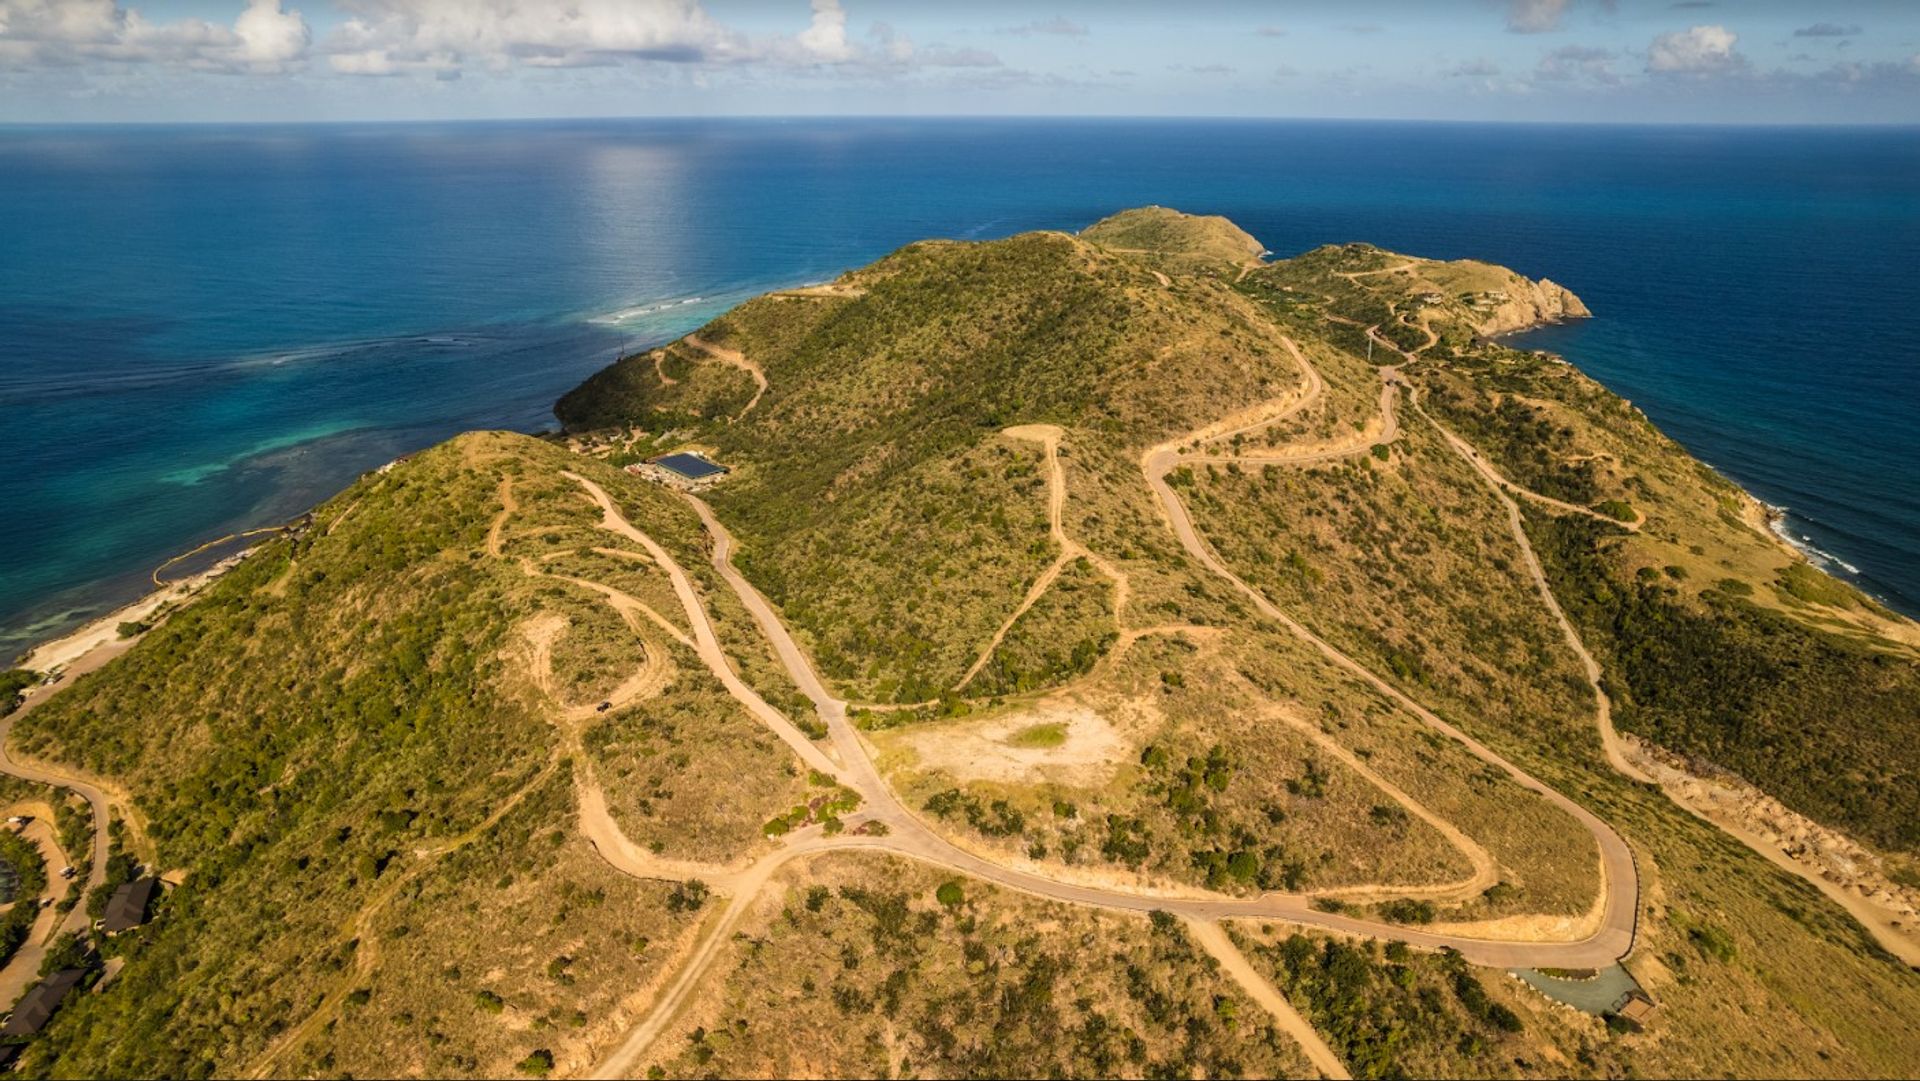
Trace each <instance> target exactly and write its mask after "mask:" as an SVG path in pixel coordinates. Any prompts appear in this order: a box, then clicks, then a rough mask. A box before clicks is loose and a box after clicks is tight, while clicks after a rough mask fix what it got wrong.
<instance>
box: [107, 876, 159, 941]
mask: <svg viewBox="0 0 1920 1081" xmlns="http://www.w3.org/2000/svg"><path fill="white" fill-rule="evenodd" d="M159 885H160V880H159V879H157V878H153V877H151V876H149V877H146V878H136V879H134V880H133V881H132V882H127V883H123V884H122V885H121V886H120V888H119V889H117V890H114V891H113V897H112V898H111V899H109V900H108V901H107V914H106V916H105V917H104V918H102V919H101V921H100V930H102V931H105V932H106V933H107V934H110V935H117V934H119V933H120V932H122V931H131V930H133V929H134V928H135V927H138V926H140V925H141V924H143V923H145V922H147V906H148V905H150V904H152V903H153V893H154V890H155V889H157V888H158V887H159Z"/></svg>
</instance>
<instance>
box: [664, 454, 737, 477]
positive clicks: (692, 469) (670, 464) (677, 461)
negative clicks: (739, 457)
mask: <svg viewBox="0 0 1920 1081" xmlns="http://www.w3.org/2000/svg"><path fill="white" fill-rule="evenodd" d="M653 464H654V465H657V466H659V467H661V468H662V469H670V470H672V471H673V472H675V473H678V474H680V475H681V476H683V477H685V478H687V479H688V480H705V479H707V478H708V477H715V476H719V475H720V474H722V473H725V472H726V471H727V470H726V467H725V466H720V465H715V464H713V463H712V462H710V461H707V460H706V459H705V458H702V457H700V456H699V455H698V454H669V455H667V456H665V457H663V458H655V459H654V460H653Z"/></svg>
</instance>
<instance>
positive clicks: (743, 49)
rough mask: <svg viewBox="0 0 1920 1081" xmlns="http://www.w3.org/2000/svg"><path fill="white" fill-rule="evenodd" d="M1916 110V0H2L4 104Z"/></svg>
mask: <svg viewBox="0 0 1920 1081" xmlns="http://www.w3.org/2000/svg"><path fill="white" fill-rule="evenodd" d="M921 114H926V115H1121V116H1259V117H1328V118H1393V119H1436V120H1490V121H1589V122H1651V123H1740V124H1748V123H1776V124H1777V123H1790V124H1848V123H1876V124H1884V123H1904V124H1914V123H1920V0H1677V2H1676V0H1644V2H1642V0H1420V2H1415V0H1333V2H1306V0H1302V2H1286V0H1266V2H1251V0H1240V2H1231V0H1180V2H1178V3H1169V2H1165V0H1161V2H1155V3H1146V2H1129V0H1101V2H1089V0H1063V2H1058V3H1051V4H1049V3H1046V0H1041V3H1040V4H1038V5H1036V4H1032V3H1010V2H1005V0H971V2H965V3H960V2H916V0H146V2H142V3H130V2H123V0H0V123H69V122H179V121H214V122H229V121H244V122H273V121H350V120H409V119H481V118H530V117H607V116H722V115H755V116H769V115H782V116H799V115H921Z"/></svg>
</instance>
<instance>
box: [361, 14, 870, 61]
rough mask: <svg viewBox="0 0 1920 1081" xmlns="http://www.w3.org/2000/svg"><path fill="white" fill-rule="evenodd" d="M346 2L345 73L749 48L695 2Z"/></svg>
mask: <svg viewBox="0 0 1920 1081" xmlns="http://www.w3.org/2000/svg"><path fill="white" fill-rule="evenodd" d="M340 6H341V8H342V9H343V10H345V11H346V12H347V13H348V14H349V15H350V16H351V17H350V18H349V19H348V20H347V21H346V22H345V23H344V24H342V25H341V26H340V28H339V29H338V30H336V31H335V32H334V34H333V35H332V36H331V37H329V39H328V40H327V41H326V42H325V44H324V48H325V50H326V51H327V52H328V53H330V54H331V55H330V56H329V57H328V63H329V64H331V65H332V67H333V69H334V70H335V71H338V72H343V73H346V74H381V75H386V74H394V73H397V72H402V71H450V70H455V69H458V68H462V67H465V66H468V65H480V66H484V67H488V68H493V69H505V68H509V67H513V66H515V65H517V64H524V65H526V66H529V67H588V66H595V65H601V64H608V63H612V62H614V61H617V60H622V59H654V60H679V61H688V60H702V59H715V58H724V57H726V56H729V55H731V54H734V53H737V52H740V51H742V50H743V49H744V47H745V43H744V41H743V40H742V39H741V38H740V37H739V36H738V35H736V34H734V33H732V32H731V31H728V30H726V29H725V28H724V27H721V26H720V25H719V24H717V23H715V22H714V21H713V20H712V19H710V18H708V17H707V14H706V12H705V11H703V10H702V9H701V7H700V5H699V4H698V3H696V2H695V0H631V2H629V0H341V4H340ZM843 20H844V16H843ZM817 23H818V19H817V17H816V25H817Z"/></svg>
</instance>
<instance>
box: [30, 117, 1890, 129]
mask: <svg viewBox="0 0 1920 1081" xmlns="http://www.w3.org/2000/svg"><path fill="white" fill-rule="evenodd" d="M745 120H758V121H789V122H790V121H914V120H920V121H959V120H968V121H981V120H991V121H1042V122H1059V121H1080V122H1100V121H1132V122H1140V121H1168V122H1195V121H1205V122H1212V123H1224V122H1238V123H1275V122H1287V123H1316V124H1433V125H1452V126H1460V127H1466V126H1475V125H1497V126H1510V127H1577V128H1739V129H1748V128H1750V129H1757V130H1787V129H1821V130H1849V129H1855V130H1859V129H1870V130H1879V131H1889V130H1903V129H1916V130H1920V120H1858V121H1855V120H1848V121H1820V120H1793V121H1764V120H1759V121H1755V120H1537V119H1521V118H1510V119H1486V118H1472V119H1467V118H1460V117H1420V116H1351V117H1350V116H1288V115H1274V116H1248V115H1243V114H1234V113H1225V114H1221V113H713V114H707V113H638V114H626V115H572V116H569V115H551V116H480V117H425V116H423V117H384V118H371V117H368V118H337V119H314V118H288V119H280V120H240V119H236V120H0V130H4V129H18V128H48V129H53V128H216V127H334V126H345V125H391V126H396V127H397V126H403V125H419V124H473V125H483V124H554V123H596V122H597V123H614V122H633V121H686V122H721V123H724V122H728V121H745Z"/></svg>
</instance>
